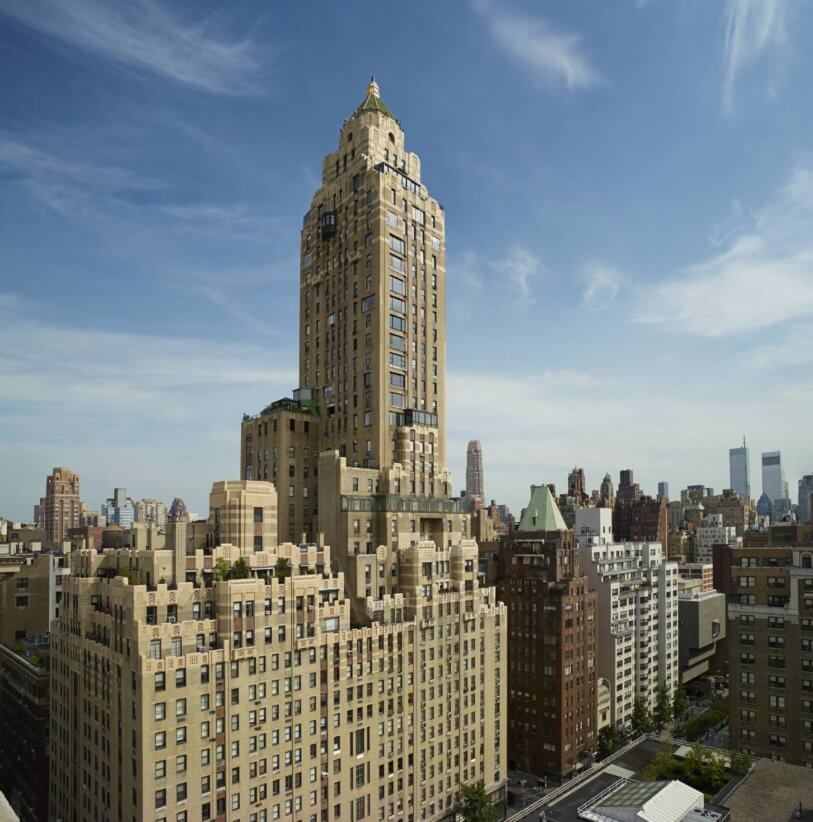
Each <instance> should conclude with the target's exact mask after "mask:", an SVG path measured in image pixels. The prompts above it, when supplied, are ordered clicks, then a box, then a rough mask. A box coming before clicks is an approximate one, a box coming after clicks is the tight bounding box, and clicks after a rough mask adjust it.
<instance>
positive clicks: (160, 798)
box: [155, 788, 167, 808]
mask: <svg viewBox="0 0 813 822" xmlns="http://www.w3.org/2000/svg"><path fill="white" fill-rule="evenodd" d="M166 804H167V792H166V789H165V788H161V789H160V790H158V791H156V792H155V807H156V808H165V807H166Z"/></svg>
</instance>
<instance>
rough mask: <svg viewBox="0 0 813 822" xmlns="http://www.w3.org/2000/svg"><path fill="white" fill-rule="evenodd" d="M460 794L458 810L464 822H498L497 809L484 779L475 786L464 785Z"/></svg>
mask: <svg viewBox="0 0 813 822" xmlns="http://www.w3.org/2000/svg"><path fill="white" fill-rule="evenodd" d="M460 793H461V797H460V802H458V804H457V808H456V810H457V813H459V814H460V816H462V817H463V820H464V822H496V819H497V809H496V808H495V807H494V803H493V802H492V801H491V800H490V799H489V797H488V794H487V793H486V789H485V785H484V784H483V780H482V779H481V780H480V781H479V782H475V783H474V784H473V785H462V786H461V788H460Z"/></svg>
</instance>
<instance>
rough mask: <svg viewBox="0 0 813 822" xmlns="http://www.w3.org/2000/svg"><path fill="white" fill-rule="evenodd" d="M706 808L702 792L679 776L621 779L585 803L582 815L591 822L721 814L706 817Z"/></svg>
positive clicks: (656, 821)
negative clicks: (660, 779)
mask: <svg viewBox="0 0 813 822" xmlns="http://www.w3.org/2000/svg"><path fill="white" fill-rule="evenodd" d="M703 809H704V800H703V794H702V793H701V792H700V791H698V790H695V789H694V788H692V787H690V786H689V785H686V784H685V783H683V782H680V781H679V780H677V779H673V780H671V781H663V782H631V781H628V780H626V779H621V780H619V781H618V782H616V783H615V784H613V785H611V786H610V787H609V788H608V789H607V790H606V791H603V792H602V793H600V794H599V795H598V796H596V797H594V798H593V799H591V800H590V802H588V803H587V804H586V805H582V807H581V808H579V819H586V820H590V822H684V821H685V822H690V820H696V819H706V818H714V817H716V816H718V815H717V814H714V816H713V817H706V816H705V815H704V814H705V813H706V812H705V811H704V810H703ZM698 813H700V814H701V815H700V816H698V815H697V814H698ZM712 813H714V812H713V811H712Z"/></svg>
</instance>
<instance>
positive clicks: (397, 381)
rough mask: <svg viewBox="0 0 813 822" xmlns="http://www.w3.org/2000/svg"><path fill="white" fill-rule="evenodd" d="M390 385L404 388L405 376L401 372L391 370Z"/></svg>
mask: <svg viewBox="0 0 813 822" xmlns="http://www.w3.org/2000/svg"><path fill="white" fill-rule="evenodd" d="M390 385H391V386H393V387H394V388H406V377H405V376H404V375H403V374H397V373H393V372H391V373H390Z"/></svg>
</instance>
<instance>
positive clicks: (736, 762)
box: [728, 751, 751, 776]
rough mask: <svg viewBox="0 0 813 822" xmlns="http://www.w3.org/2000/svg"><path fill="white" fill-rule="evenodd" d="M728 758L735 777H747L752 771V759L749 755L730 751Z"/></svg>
mask: <svg viewBox="0 0 813 822" xmlns="http://www.w3.org/2000/svg"><path fill="white" fill-rule="evenodd" d="M728 758H729V760H730V761H731V773H732V774H733V775H734V776H745V774H747V773H748V771H749V770H750V769H751V757H750V756H748V754H744V753H739V752H737V751H729V754H728Z"/></svg>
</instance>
